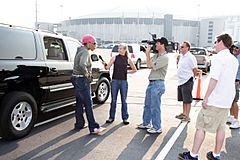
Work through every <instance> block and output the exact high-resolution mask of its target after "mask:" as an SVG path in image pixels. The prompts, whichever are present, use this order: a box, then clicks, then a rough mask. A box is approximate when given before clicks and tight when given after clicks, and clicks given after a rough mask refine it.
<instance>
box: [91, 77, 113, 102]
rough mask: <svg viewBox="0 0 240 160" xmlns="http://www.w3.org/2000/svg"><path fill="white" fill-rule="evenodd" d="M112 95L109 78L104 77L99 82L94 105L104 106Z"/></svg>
mask: <svg viewBox="0 0 240 160" xmlns="http://www.w3.org/2000/svg"><path fill="white" fill-rule="evenodd" d="M109 94H110V82H109V80H108V79H107V78H105V77H103V78H101V79H100V80H99V82H98V85H97V90H96V92H95V95H96V97H95V98H94V99H93V101H94V103H98V104H103V103H104V102H105V101H106V100H107V98H108V96H109Z"/></svg>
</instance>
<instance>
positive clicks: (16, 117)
mask: <svg viewBox="0 0 240 160" xmlns="http://www.w3.org/2000/svg"><path fill="white" fill-rule="evenodd" d="M1 106H2V108H1V112H0V122H1V124H0V126H1V127H0V128H1V131H0V132H1V135H2V137H3V138H4V139H8V140H10V139H16V138H20V137H23V136H25V135H27V134H28V133H29V132H30V131H31V129H32V128H33V126H34V124H35V122H36V120H37V113H38V112H37V104H36V101H35V99H34V98H33V97H32V96H31V95H30V94H29V93H27V92H22V91H14V92H10V93H8V94H7V95H6V96H5V97H4V98H3V100H2V103H1ZM14 123H15V125H14Z"/></svg>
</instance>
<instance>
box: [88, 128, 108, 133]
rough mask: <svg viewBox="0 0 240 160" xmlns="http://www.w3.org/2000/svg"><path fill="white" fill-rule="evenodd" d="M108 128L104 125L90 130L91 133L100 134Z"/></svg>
mask: <svg viewBox="0 0 240 160" xmlns="http://www.w3.org/2000/svg"><path fill="white" fill-rule="evenodd" d="M105 129H106V128H103V127H99V128H94V129H93V132H90V134H99V133H101V132H103V131H104V130H105Z"/></svg>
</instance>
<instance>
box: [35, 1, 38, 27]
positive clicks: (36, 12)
mask: <svg viewBox="0 0 240 160" xmlns="http://www.w3.org/2000/svg"><path fill="white" fill-rule="evenodd" d="M37 5H38V4H37V0H35V16H36V17H35V29H38V24H37V23H38V7H37Z"/></svg>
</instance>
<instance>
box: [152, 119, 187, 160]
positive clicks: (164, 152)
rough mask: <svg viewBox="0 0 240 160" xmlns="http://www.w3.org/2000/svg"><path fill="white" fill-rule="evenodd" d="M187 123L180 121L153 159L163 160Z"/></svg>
mask: <svg viewBox="0 0 240 160" xmlns="http://www.w3.org/2000/svg"><path fill="white" fill-rule="evenodd" d="M187 124H188V122H182V123H181V124H180V125H179V126H178V128H177V130H176V131H175V132H174V134H173V135H172V137H171V138H170V140H169V141H168V142H167V144H166V145H165V146H164V148H163V149H162V150H161V152H160V153H159V154H158V156H157V157H156V159H155V160H164V158H165V157H166V156H167V154H168V152H169V151H170V149H171V148H172V146H173V145H174V143H175V142H176V140H177V138H178V137H179V136H180V134H181V133H182V131H183V129H184V128H185V127H186V125H187Z"/></svg>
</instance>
